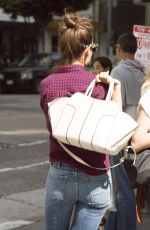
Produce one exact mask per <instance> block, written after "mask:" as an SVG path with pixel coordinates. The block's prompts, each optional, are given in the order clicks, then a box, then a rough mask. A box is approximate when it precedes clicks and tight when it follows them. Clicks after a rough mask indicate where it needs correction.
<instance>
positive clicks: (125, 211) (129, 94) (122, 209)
mask: <svg viewBox="0 0 150 230" xmlns="http://www.w3.org/2000/svg"><path fill="white" fill-rule="evenodd" d="M115 48H116V56H117V58H118V59H119V61H120V62H119V64H118V65H117V66H116V67H115V68H113V70H112V72H111V76H112V77H113V78H116V79H118V80H119V81H120V82H121V93H122V104H123V111H124V112H126V113H128V114H129V115H131V116H132V117H133V118H134V119H136V114H137V106H138V102H139V99H140V92H141V86H142V83H143V80H144V77H145V73H144V67H143V66H142V64H141V63H139V62H138V61H137V60H135V58H134V56H135V52H136V50H137V40H136V38H135V37H134V35H133V34H130V33H123V34H121V35H120V36H119V37H118V39H117V43H116V45H115ZM120 157H121V153H120V154H118V155H117V156H112V157H111V158H110V160H111V164H112V165H114V164H116V163H118V162H119V159H120ZM112 178H113V183H114V190H115V195H116V207H117V212H111V213H110V215H109V218H108V221H107V222H106V224H105V227H104V229H105V230H136V202H135V193H134V190H133V189H130V188H129V182H128V177H127V175H126V172H125V169H124V166H123V164H122V165H120V166H118V167H115V168H113V169H112Z"/></svg>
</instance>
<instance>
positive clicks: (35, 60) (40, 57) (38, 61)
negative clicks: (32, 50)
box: [19, 54, 50, 67]
mask: <svg viewBox="0 0 150 230" xmlns="http://www.w3.org/2000/svg"><path fill="white" fill-rule="evenodd" d="M49 62H50V55H49V54H37V55H29V56H26V57H25V58H24V59H23V60H22V61H21V62H20V63H19V67H44V66H48V65H49Z"/></svg>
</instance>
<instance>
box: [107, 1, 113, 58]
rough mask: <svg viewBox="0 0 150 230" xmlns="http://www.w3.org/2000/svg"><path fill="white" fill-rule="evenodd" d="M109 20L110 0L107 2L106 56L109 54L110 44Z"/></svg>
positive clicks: (110, 12) (110, 15) (110, 13)
mask: <svg viewBox="0 0 150 230" xmlns="http://www.w3.org/2000/svg"><path fill="white" fill-rule="evenodd" d="M111 19H112V0H107V48H106V49H107V54H108V55H109V54H110V44H111V36H112V30H111Z"/></svg>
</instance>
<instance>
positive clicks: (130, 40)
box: [117, 33, 137, 54]
mask: <svg viewBox="0 0 150 230" xmlns="http://www.w3.org/2000/svg"><path fill="white" fill-rule="evenodd" d="M117 44H119V45H120V47H121V48H122V49H123V51H124V52H127V53H131V54H134V53H135V52H136V50H137V40H136V37H135V36H134V35H133V34H131V33H123V34H121V35H120V36H119V37H118V39H117Z"/></svg>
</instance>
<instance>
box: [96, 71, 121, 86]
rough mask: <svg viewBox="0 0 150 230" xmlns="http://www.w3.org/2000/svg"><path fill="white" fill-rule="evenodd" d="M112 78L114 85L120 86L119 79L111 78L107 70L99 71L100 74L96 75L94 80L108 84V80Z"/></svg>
mask: <svg viewBox="0 0 150 230" xmlns="http://www.w3.org/2000/svg"><path fill="white" fill-rule="evenodd" d="M111 80H113V81H114V87H116V86H120V87H121V83H120V81H119V80H117V79H114V78H112V77H111V76H110V75H109V72H108V71H107V72H101V73H100V74H97V75H96V81H97V82H102V83H104V84H109V83H110V81H111Z"/></svg>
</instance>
